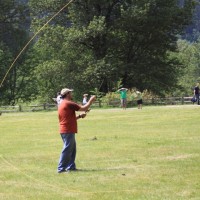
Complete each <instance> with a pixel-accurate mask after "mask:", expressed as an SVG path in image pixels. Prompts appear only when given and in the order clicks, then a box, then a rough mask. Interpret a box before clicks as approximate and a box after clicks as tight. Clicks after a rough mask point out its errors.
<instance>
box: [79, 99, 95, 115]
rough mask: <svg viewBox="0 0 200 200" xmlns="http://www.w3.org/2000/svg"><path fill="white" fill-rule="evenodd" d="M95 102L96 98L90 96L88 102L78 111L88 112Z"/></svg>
mask: <svg viewBox="0 0 200 200" xmlns="http://www.w3.org/2000/svg"><path fill="white" fill-rule="evenodd" d="M95 100H96V96H92V97H91V98H90V100H89V101H88V102H87V103H86V104H85V105H81V106H80V109H79V110H78V111H85V112H86V111H88V109H89V107H90V106H91V105H92V103H93V102H94V101H95Z"/></svg>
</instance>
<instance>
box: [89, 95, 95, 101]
mask: <svg viewBox="0 0 200 200" xmlns="http://www.w3.org/2000/svg"><path fill="white" fill-rule="evenodd" d="M95 100H96V96H95V95H93V96H91V97H90V101H91V103H93V102H94V101H95Z"/></svg>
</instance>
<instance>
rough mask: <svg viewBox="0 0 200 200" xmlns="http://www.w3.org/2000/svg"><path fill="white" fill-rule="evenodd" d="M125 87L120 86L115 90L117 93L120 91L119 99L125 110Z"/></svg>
mask: <svg viewBox="0 0 200 200" xmlns="http://www.w3.org/2000/svg"><path fill="white" fill-rule="evenodd" d="M127 91H128V89H127V88H121V89H119V90H117V92H118V93H120V99H121V107H122V108H123V109H124V110H125V109H126V105H127Z"/></svg>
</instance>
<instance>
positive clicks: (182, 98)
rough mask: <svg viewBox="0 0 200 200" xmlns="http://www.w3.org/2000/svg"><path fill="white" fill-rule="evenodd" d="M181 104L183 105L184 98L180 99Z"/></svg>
mask: <svg viewBox="0 0 200 200" xmlns="http://www.w3.org/2000/svg"><path fill="white" fill-rule="evenodd" d="M181 103H182V105H183V104H184V97H181Z"/></svg>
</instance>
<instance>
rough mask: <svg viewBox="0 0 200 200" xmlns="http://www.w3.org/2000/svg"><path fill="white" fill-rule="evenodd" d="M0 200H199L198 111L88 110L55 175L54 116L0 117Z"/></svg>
mask: <svg viewBox="0 0 200 200" xmlns="http://www.w3.org/2000/svg"><path fill="white" fill-rule="evenodd" d="M0 137H1V140H0V145H1V147H0V168H1V170H0V199H3V200H7V199H8V200H51V199H52V200H54V199H55V200H57V199H58V200H61V199H67V200H107V199H108V200H128V199H130V200H135V199H139V200H140V199H141V200H143V199H145V200H163V199H164V200H168V199H169V200H172V199H173V200H182V199H183V200H199V199H200V106H199V107H198V106H196V105H194V106H177V107H176V106H171V107H167V106H166V107H144V108H143V110H138V109H136V108H133V109H127V110H125V111H124V110H121V109H104V110H99V109H96V110H95V109H93V110H91V112H90V113H89V114H88V116H87V118H85V119H81V120H79V133H78V134H77V135H76V140H77V158H76V164H77V168H79V169H81V170H80V171H78V172H74V173H64V174H57V164H58V159H59V155H60V151H61V149H62V141H61V138H60V135H59V134H58V120H57V113H56V111H52V112H35V113H33V112H32V113H10V114H5V113H3V115H2V116H0Z"/></svg>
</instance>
